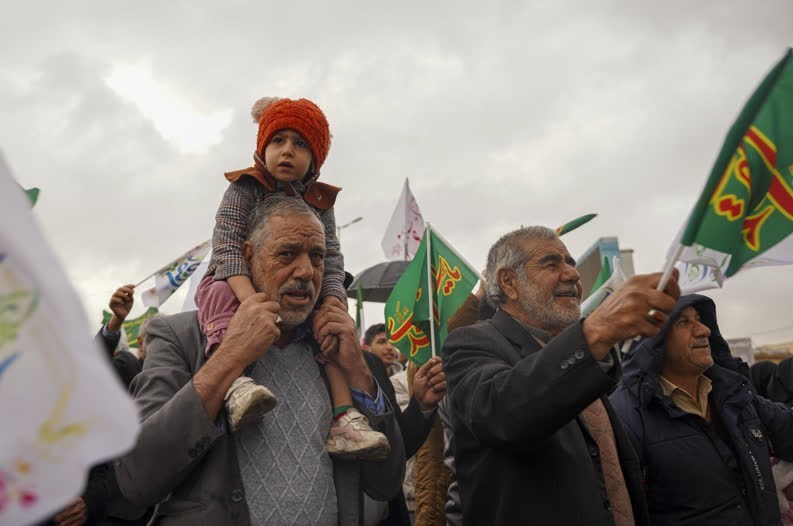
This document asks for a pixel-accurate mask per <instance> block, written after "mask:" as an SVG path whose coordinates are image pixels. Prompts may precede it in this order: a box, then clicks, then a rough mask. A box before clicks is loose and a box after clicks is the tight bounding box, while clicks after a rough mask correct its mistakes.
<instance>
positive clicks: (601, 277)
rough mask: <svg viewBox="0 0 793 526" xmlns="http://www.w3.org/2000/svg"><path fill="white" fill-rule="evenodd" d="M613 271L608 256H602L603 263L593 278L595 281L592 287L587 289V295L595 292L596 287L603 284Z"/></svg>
mask: <svg viewBox="0 0 793 526" xmlns="http://www.w3.org/2000/svg"><path fill="white" fill-rule="evenodd" d="M612 273H613V271H612V270H611V264H610V263H609V258H603V264H602V265H600V272H598V275H597V277H596V278H595V283H594V284H593V285H592V289H591V290H590V291H589V295H590V296H591V295H592V294H594V293H595V291H596V290H597V289H599V288H600V287H602V286H603V284H604V283H605V282H606V281H608V279H609V278H610V277H611V274H612Z"/></svg>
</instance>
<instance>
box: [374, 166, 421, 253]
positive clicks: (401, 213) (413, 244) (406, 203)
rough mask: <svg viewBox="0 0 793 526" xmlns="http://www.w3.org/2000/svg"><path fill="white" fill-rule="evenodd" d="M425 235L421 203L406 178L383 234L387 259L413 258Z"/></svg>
mask: <svg viewBox="0 0 793 526" xmlns="http://www.w3.org/2000/svg"><path fill="white" fill-rule="evenodd" d="M423 235H424V218H423V217H421V211H420V210H419V205H418V203H416V198H415V197H413V193H412V192H411V191H410V186H409V185H408V180H407V178H405V186H404V188H402V195H400V196H399V202H398V203H397V207H396V210H394V214H393V215H392V216H391V221H389V223H388V227H387V228H386V231H385V235H384V236H383V251H384V252H385V257H386V259H390V260H393V261H397V260H409V259H413V256H414V255H415V254H416V250H418V248H419V244H420V243H421V237H422V236H423Z"/></svg>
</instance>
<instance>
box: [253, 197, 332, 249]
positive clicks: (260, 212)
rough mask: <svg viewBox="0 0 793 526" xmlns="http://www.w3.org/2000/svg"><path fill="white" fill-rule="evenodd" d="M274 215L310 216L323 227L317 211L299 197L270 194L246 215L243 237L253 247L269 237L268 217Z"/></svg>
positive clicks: (259, 245) (256, 247)
mask: <svg viewBox="0 0 793 526" xmlns="http://www.w3.org/2000/svg"><path fill="white" fill-rule="evenodd" d="M275 216H281V217H283V216H311V217H314V218H316V219H317V221H319V224H320V225H322V229H323V230H324V229H325V225H324V224H323V223H322V221H321V220H320V219H319V214H317V211H316V210H314V209H313V208H311V206H309V205H308V204H306V202H305V201H303V200H302V199H300V198H299V197H290V196H287V195H284V194H271V195H268V196H267V197H266V198H265V199H264V200H263V201H262V202H260V203H259V204H258V205H256V207H255V208H254V209H253V210H251V214H250V216H248V231H247V235H246V236H245V238H246V239H247V240H248V241H250V242H251V243H252V244H253V247H254V249H259V248H261V246H262V244H263V243H264V241H265V240H266V239H267V238H269V237H270V233H271V232H270V218H271V217H275Z"/></svg>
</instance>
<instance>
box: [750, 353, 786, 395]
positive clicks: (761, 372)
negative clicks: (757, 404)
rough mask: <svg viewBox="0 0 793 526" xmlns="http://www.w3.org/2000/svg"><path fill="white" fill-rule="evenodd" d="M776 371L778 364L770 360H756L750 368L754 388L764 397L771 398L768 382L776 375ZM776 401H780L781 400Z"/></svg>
mask: <svg viewBox="0 0 793 526" xmlns="http://www.w3.org/2000/svg"><path fill="white" fill-rule="evenodd" d="M774 372H776V364H775V363H774V362H772V361H770V360H762V361H759V362H755V363H754V364H752V366H751V367H750V368H749V374H750V376H751V378H752V385H754V390H755V392H756V393H757V394H759V395H760V396H762V397H763V398H769V399H770V397H769V396H768V382H770V381H771V378H772V377H773V376H774ZM775 401H777V402H778V401H779V400H775Z"/></svg>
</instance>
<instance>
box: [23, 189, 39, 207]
mask: <svg viewBox="0 0 793 526" xmlns="http://www.w3.org/2000/svg"><path fill="white" fill-rule="evenodd" d="M40 191H41V190H39V189H38V188H28V189H27V190H25V193H26V194H28V201H30V206H31V208H32V207H33V206H35V204H36V201H38V200H39V192H40Z"/></svg>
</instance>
